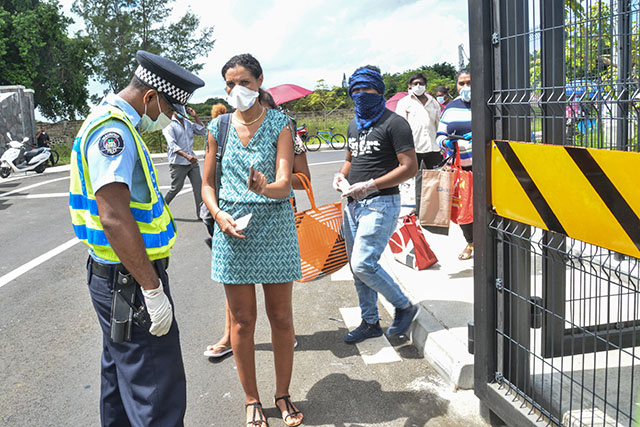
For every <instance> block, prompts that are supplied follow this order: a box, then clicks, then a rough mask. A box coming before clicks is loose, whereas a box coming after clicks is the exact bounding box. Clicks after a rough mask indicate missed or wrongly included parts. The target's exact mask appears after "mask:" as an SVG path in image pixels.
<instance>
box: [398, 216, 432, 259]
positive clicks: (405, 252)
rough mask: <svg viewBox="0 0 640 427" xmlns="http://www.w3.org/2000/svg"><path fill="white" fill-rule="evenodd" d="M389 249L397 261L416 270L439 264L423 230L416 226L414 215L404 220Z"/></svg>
mask: <svg viewBox="0 0 640 427" xmlns="http://www.w3.org/2000/svg"><path fill="white" fill-rule="evenodd" d="M389 247H390V248H391V252H393V255H394V257H395V259H396V261H398V262H401V263H402V264H405V265H407V266H409V267H411V268H413V269H414V270H424V269H427V268H429V267H431V266H432V265H433V264H435V263H436V262H438V258H436V255H435V254H434V253H433V251H432V250H431V248H430V247H429V244H428V243H427V239H425V238H424V234H422V230H421V229H420V227H418V225H417V224H416V216H415V215H414V214H411V215H407V216H405V217H404V218H402V226H401V227H400V228H399V229H398V231H396V232H395V233H393V235H392V236H391V239H390V240H389Z"/></svg>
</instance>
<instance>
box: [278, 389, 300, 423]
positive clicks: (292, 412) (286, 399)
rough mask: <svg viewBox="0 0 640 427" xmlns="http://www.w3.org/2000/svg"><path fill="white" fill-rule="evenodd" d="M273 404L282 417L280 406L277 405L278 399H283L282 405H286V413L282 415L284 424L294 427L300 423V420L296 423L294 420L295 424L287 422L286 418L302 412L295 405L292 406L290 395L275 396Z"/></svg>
mask: <svg viewBox="0 0 640 427" xmlns="http://www.w3.org/2000/svg"><path fill="white" fill-rule="evenodd" d="M275 399H276V400H275V405H276V408H278V411H280V416H281V417H282V411H281V410H280V407H279V406H278V400H284V405H285V407H286V409H285V410H286V411H287V412H288V414H287V415H285V416H284V417H282V421H284V423H285V424H286V425H288V426H289V427H296V426H299V425H300V424H302V420H300V421H298V422H297V423H296V422H295V421H294V423H295V424H289V423H288V422H287V420H288V419H289V418H290V417H295V416H296V415H299V414H302V412H300V411H298V410H297V409H296V408H295V406H293V403H291V396H289V395H288V394H287V395H284V396H280V397H276V398H275Z"/></svg>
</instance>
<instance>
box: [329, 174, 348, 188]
mask: <svg viewBox="0 0 640 427" xmlns="http://www.w3.org/2000/svg"><path fill="white" fill-rule="evenodd" d="M332 186H333V189H334V190H336V191H339V192H341V193H344V192H345V191H346V190H347V189H348V188H349V181H347V178H346V177H345V176H344V175H343V174H341V173H340V172H338V173H337V174H335V175H333V184H332Z"/></svg>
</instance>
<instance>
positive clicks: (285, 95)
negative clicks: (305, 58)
mask: <svg viewBox="0 0 640 427" xmlns="http://www.w3.org/2000/svg"><path fill="white" fill-rule="evenodd" d="M267 92H269V93H270V94H271V96H273V100H274V101H275V102H276V105H280V104H284V103H285V102H288V101H293V100H294V99H298V98H302V97H303V96H307V95H309V94H310V93H313V91H312V90H308V89H305V88H303V87H300V86H298V85H292V84H284V85H278V86H274V87H272V88H271V89H267Z"/></svg>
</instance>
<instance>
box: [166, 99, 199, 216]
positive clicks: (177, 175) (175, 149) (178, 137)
mask: <svg viewBox="0 0 640 427" xmlns="http://www.w3.org/2000/svg"><path fill="white" fill-rule="evenodd" d="M185 110H186V112H187V114H189V115H190V116H192V117H193V118H194V119H195V121H196V122H195V123H193V122H192V121H190V120H189V119H188V118H187V117H186V116H184V115H182V114H180V113H178V112H174V113H173V117H172V119H171V123H170V124H169V125H168V126H167V127H166V128H164V129H163V130H162V134H163V135H164V137H165V139H166V140H167V155H168V157H169V173H170V174H171V189H170V190H169V192H167V194H166V195H165V196H164V200H165V201H166V202H167V204H169V203H171V201H172V200H173V199H174V198H175V197H176V196H177V195H178V193H179V192H180V190H182V187H183V186H184V180H185V178H187V177H189V182H191V187H192V190H193V199H194V201H195V203H196V218H197V219H200V215H199V212H200V205H201V204H202V195H201V189H202V176H201V175H200V166H199V165H198V156H196V153H195V152H194V151H193V135H205V134H206V133H207V130H206V128H205V127H204V125H203V124H202V121H201V120H200V117H198V113H196V111H195V110H194V109H193V108H191V107H186V108H185Z"/></svg>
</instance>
